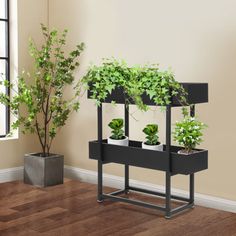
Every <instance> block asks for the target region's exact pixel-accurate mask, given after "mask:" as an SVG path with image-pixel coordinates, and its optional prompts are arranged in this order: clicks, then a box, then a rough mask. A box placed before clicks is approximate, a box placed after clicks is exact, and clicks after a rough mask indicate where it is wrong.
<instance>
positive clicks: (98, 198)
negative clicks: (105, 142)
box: [97, 161, 103, 203]
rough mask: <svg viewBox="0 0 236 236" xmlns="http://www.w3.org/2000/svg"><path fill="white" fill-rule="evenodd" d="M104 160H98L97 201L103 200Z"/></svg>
mask: <svg viewBox="0 0 236 236" xmlns="http://www.w3.org/2000/svg"><path fill="white" fill-rule="evenodd" d="M102 171H103V170H102V161H98V195H97V202H99V203H100V202H103V184H102V182H103V179H102Z"/></svg>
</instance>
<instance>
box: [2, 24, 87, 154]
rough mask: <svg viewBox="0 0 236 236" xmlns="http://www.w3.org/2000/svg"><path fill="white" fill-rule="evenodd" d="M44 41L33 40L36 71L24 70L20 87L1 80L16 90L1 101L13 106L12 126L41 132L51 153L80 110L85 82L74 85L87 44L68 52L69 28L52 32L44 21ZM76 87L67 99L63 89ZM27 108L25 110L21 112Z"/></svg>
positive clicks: (3, 95)
mask: <svg viewBox="0 0 236 236" xmlns="http://www.w3.org/2000/svg"><path fill="white" fill-rule="evenodd" d="M41 29H42V34H43V36H44V43H43V44H42V45H41V46H40V47H39V46H36V44H35V43H34V41H33V40H32V39H31V40H30V44H29V51H30V55H31V56H32V58H33V59H34V70H33V72H32V74H29V73H28V74H26V73H24V72H22V74H21V75H20V76H19V79H18V86H16V85H14V84H9V83H7V82H5V81H1V82H0V84H4V85H5V86H6V87H9V88H11V89H12V93H13V97H11V99H10V97H9V96H7V95H5V94H3V93H0V102H1V103H3V104H6V105H10V108H11V112H12V114H14V115H15V116H16V121H15V122H14V123H13V125H12V128H13V129H16V128H18V127H21V131H22V132H23V133H37V135H38V138H39V141H40V144H41V146H42V152H43V154H44V155H47V154H48V153H49V151H50V148H51V144H52V141H53V139H54V138H55V137H56V134H57V132H58V130H59V129H60V128H61V127H63V126H64V125H65V124H66V121H67V119H68V117H69V115H70V113H71V112H73V111H78V109H79V105H80V103H79V97H80V94H81V88H82V84H81V81H79V82H77V84H76V85H74V82H75V78H74V72H75V70H76V69H77V68H78V66H79V62H78V58H79V56H80V54H81V52H82V51H83V50H84V44H83V43H81V44H78V45H76V47H75V49H74V50H72V51H71V52H69V53H68V55H65V53H64V46H65V44H66V35H67V30H64V31H63V32H62V33H60V32H58V31H57V30H55V29H54V30H52V31H49V30H48V28H47V27H46V26H44V25H43V24H41ZM70 86H72V89H73V93H72V95H71V96H70V97H69V98H68V97H67V98H64V96H63V92H64V90H65V89H66V88H67V87H70ZM21 110H23V111H24V112H21Z"/></svg>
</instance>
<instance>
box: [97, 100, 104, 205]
mask: <svg viewBox="0 0 236 236" xmlns="http://www.w3.org/2000/svg"><path fill="white" fill-rule="evenodd" d="M97 116H98V124H97V125H98V142H99V154H100V160H98V193H97V201H98V202H102V201H103V166H102V165H103V163H102V104H101V105H100V106H98V108H97Z"/></svg>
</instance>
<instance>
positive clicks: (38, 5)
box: [0, 0, 48, 169]
mask: <svg viewBox="0 0 236 236" xmlns="http://www.w3.org/2000/svg"><path fill="white" fill-rule="evenodd" d="M11 3H12V5H11V14H12V16H11V37H12V38H11V39H12V40H11V41H12V42H11V44H12V45H11V48H12V77H11V79H12V80H13V79H15V78H16V75H17V73H18V70H19V71H21V70H22V69H23V68H25V69H30V65H31V63H32V60H31V58H30V56H29V54H28V41H29V37H30V36H31V37H33V38H34V39H35V41H36V42H40V41H41V40H42V39H41V34H40V31H39V29H40V28H39V27H40V23H41V22H42V23H45V24H47V22H48V17H47V16H48V14H47V12H48V11H47V9H48V8H47V0H40V1H39V0H18V1H17V0H13V1H11ZM17 28H18V31H17ZM17 61H18V62H17ZM36 150H38V144H37V140H36V139H35V137H32V136H30V135H29V136H24V135H22V134H19V139H12V140H0V153H1V154H0V169H5V168H11V167H16V166H22V165H23V156H24V153H28V152H34V151H36Z"/></svg>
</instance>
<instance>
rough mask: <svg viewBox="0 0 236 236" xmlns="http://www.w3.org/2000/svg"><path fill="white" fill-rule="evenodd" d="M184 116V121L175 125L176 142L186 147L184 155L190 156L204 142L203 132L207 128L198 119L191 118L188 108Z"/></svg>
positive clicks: (184, 109) (184, 110)
mask: <svg viewBox="0 0 236 236" xmlns="http://www.w3.org/2000/svg"><path fill="white" fill-rule="evenodd" d="M183 116H184V118H183V120H182V121H179V122H176V124H175V130H174V132H173V134H174V140H175V141H177V142H178V143H179V145H181V146H183V147H184V153H186V154H190V153H191V152H192V151H193V149H194V148H196V146H197V145H199V144H200V143H201V142H202V141H203V139H202V136H203V132H202V131H203V129H204V128H206V127H207V126H206V124H204V123H202V122H200V121H199V120H197V118H196V117H191V116H189V115H188V112H187V110H186V108H183Z"/></svg>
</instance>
